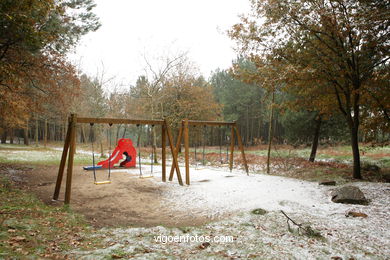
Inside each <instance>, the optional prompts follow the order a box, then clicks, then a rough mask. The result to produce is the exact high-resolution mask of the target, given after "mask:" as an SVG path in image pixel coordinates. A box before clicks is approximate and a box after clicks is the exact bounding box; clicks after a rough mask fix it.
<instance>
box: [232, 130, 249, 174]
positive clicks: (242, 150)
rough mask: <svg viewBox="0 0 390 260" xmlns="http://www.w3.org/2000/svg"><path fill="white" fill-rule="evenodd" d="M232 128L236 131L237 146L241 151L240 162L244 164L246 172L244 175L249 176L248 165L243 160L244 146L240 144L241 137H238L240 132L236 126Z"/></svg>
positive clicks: (244, 159)
mask: <svg viewBox="0 0 390 260" xmlns="http://www.w3.org/2000/svg"><path fill="white" fill-rule="evenodd" d="M234 128H235V129H236V134H237V141H238V146H239V147H240V150H241V156H242V160H243V162H244V166H245V171H246V174H247V175H248V176H249V170H248V164H247V161H246V158H245V152H244V145H243V144H242V139H241V135H240V132H239V131H238V127H237V125H236V124H235V125H234Z"/></svg>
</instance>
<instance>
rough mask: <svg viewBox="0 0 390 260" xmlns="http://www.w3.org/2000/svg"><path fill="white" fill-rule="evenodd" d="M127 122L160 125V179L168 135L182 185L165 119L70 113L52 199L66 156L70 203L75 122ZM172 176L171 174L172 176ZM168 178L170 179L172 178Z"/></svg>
mask: <svg viewBox="0 0 390 260" xmlns="http://www.w3.org/2000/svg"><path fill="white" fill-rule="evenodd" d="M90 123H94V124H128V125H161V147H162V151H161V166H162V181H163V182H165V181H166V142H167V137H168V143H169V146H170V150H171V153H172V158H173V160H172V161H173V164H172V167H173V168H175V169H176V173H177V179H178V181H179V184H180V185H183V181H182V178H181V174H180V168H179V164H178V161H177V152H176V151H175V147H174V145H173V139H172V134H171V131H170V129H169V126H168V124H167V122H166V120H165V119H164V120H138V119H121V118H97V117H77V114H71V115H70V117H69V120H68V131H67V133H66V138H65V143H64V149H63V150H62V156H61V162H60V166H59V169H58V175H57V181H56V186H55V189H54V195H53V200H58V197H59V194H60V190H61V183H62V179H63V176H64V171H65V164H66V161H67V157H68V165H67V172H66V185H65V200H64V203H65V204H69V203H70V198H71V191H72V175H73V162H74V154H75V151H76V125H77V124H90ZM172 178H173V176H172ZM172 178H170V180H172Z"/></svg>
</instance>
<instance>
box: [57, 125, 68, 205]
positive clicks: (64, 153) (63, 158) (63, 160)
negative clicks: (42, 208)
mask: <svg viewBox="0 0 390 260" xmlns="http://www.w3.org/2000/svg"><path fill="white" fill-rule="evenodd" d="M71 127H72V126H71V124H70V120H69V123H68V131H67V132H66V138H65V142H64V149H63V150H62V156H61V162H60V167H59V169H58V175H57V181H56V187H55V189H54V195H53V200H58V197H59V195H60V189H61V183H62V178H63V176H64V169H65V163H66V157H67V156H68V150H69V144H70V134H71Z"/></svg>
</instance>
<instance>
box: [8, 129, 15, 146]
mask: <svg viewBox="0 0 390 260" xmlns="http://www.w3.org/2000/svg"><path fill="white" fill-rule="evenodd" d="M9 143H10V144H13V143H14V129H13V128H12V127H11V128H10V129H9Z"/></svg>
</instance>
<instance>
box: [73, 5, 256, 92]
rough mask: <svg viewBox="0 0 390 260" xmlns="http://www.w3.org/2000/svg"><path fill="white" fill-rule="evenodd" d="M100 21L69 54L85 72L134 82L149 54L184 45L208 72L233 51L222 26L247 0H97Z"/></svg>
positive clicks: (233, 19) (233, 18) (223, 65)
mask: <svg viewBox="0 0 390 260" xmlns="http://www.w3.org/2000/svg"><path fill="white" fill-rule="evenodd" d="M95 2H96V3H97V7H96V8H95V13H96V14H97V15H98V16H99V17H100V20H101V23H102V27H101V28H100V29H99V30H98V31H97V32H94V33H90V34H88V35H86V36H84V38H83V39H82V41H81V42H80V45H79V46H78V47H77V49H76V53H75V54H73V55H71V59H72V60H73V61H74V62H75V63H76V64H79V66H80V67H81V69H82V70H83V71H84V72H86V73H87V74H89V75H91V76H94V75H96V74H97V73H98V71H100V72H101V71H102V67H103V66H102V64H104V71H105V74H106V77H111V76H115V77H116V81H122V82H123V83H125V84H127V83H131V84H134V83H135V80H136V78H137V77H138V76H139V75H141V74H142V73H143V71H144V68H145V62H144V60H143V58H142V57H143V54H146V55H147V56H148V57H149V58H150V59H151V60H152V58H153V57H157V56H161V55H166V54H167V53H170V54H174V53H178V52H183V51H188V52H189V54H188V56H189V58H190V60H192V61H193V62H195V64H196V65H197V66H198V67H199V69H200V72H201V73H202V74H203V75H204V76H205V77H206V78H208V76H209V75H210V72H211V71H212V70H215V69H216V68H218V67H219V68H222V69H224V68H228V67H229V66H230V64H231V61H232V60H233V59H234V58H235V57H236V54H235V53H234V51H233V49H232V47H233V42H232V41H231V40H230V39H229V38H228V37H227V35H226V30H227V29H229V28H230V27H231V26H232V25H233V24H235V23H237V22H238V21H239V18H238V15H239V14H242V13H247V12H248V11H249V0H111V1H108V0H95Z"/></svg>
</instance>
